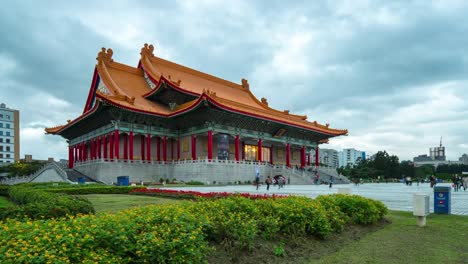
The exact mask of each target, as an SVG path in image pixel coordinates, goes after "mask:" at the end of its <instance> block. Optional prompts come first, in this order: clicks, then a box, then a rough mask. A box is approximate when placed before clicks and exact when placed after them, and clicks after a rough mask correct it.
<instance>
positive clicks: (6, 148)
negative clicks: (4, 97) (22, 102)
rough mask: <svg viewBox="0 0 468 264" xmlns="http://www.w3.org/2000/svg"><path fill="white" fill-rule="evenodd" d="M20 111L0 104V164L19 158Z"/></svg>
mask: <svg viewBox="0 0 468 264" xmlns="http://www.w3.org/2000/svg"><path fill="white" fill-rule="evenodd" d="M19 151H20V141H19V111H18V110H14V109H10V108H7V107H6V105H5V104H4V103H2V104H0V165H7V164H10V163H14V162H15V161H18V160H19V157H20V152H19Z"/></svg>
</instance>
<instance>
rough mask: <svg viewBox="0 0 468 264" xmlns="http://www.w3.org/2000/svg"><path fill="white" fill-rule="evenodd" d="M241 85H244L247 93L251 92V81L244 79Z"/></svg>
mask: <svg viewBox="0 0 468 264" xmlns="http://www.w3.org/2000/svg"><path fill="white" fill-rule="evenodd" d="M241 83H242V88H244V89H245V90H247V91H248V90H250V85H249V81H247V79H242V80H241Z"/></svg>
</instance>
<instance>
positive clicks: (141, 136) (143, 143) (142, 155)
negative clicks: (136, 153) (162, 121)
mask: <svg viewBox="0 0 468 264" xmlns="http://www.w3.org/2000/svg"><path fill="white" fill-rule="evenodd" d="M140 150H141V160H145V136H143V135H140Z"/></svg>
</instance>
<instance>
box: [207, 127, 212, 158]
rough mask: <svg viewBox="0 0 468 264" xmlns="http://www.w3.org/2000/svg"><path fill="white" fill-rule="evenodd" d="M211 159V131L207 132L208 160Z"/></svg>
mask: <svg viewBox="0 0 468 264" xmlns="http://www.w3.org/2000/svg"><path fill="white" fill-rule="evenodd" d="M212 159H213V131H212V130H211V129H210V130H208V160H212Z"/></svg>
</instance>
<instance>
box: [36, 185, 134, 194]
mask: <svg viewBox="0 0 468 264" xmlns="http://www.w3.org/2000/svg"><path fill="white" fill-rule="evenodd" d="M139 188H141V186H139V187H136V186H102V185H97V186H95V187H87V188H82V187H70V188H54V189H47V190H44V191H47V192H51V193H65V194H72V195H80V194H128V193H129V192H130V191H131V190H134V189H139Z"/></svg>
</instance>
